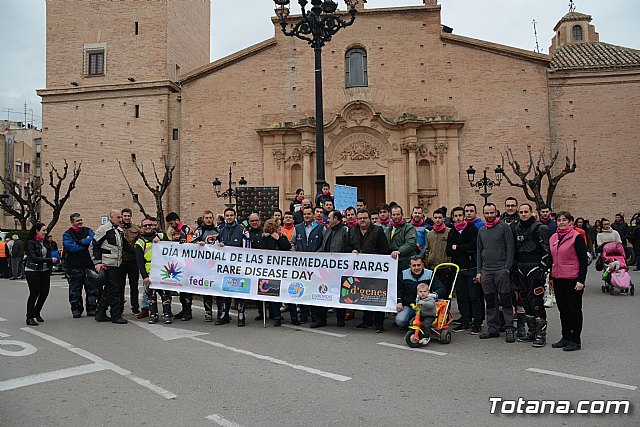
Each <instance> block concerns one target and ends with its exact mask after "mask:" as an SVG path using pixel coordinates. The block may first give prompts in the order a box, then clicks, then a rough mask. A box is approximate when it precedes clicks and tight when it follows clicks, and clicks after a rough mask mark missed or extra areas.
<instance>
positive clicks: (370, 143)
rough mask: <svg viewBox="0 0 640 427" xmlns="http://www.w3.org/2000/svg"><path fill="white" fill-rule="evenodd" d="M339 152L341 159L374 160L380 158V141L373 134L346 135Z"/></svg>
mask: <svg viewBox="0 0 640 427" xmlns="http://www.w3.org/2000/svg"><path fill="white" fill-rule="evenodd" d="M340 147H341V150H340V151H339V152H338V159H340V160H372V159H379V158H380V149H381V147H380V143H379V142H378V141H377V140H376V139H375V138H374V137H372V136H371V135H367V134H354V135H350V136H348V137H346V138H345V139H344V141H343V142H342V144H340Z"/></svg>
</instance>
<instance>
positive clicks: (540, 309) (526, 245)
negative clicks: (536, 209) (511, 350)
mask: <svg viewBox="0 0 640 427" xmlns="http://www.w3.org/2000/svg"><path fill="white" fill-rule="evenodd" d="M519 213H520V221H519V222H518V223H517V224H512V225H511V228H512V231H513V236H514V240H515V254H514V268H513V269H512V271H513V279H514V281H515V282H516V284H517V288H518V289H519V290H520V298H521V299H522V305H523V306H524V310H525V314H526V321H527V326H528V329H529V331H528V333H527V334H526V335H525V336H522V335H523V334H519V336H518V341H521V342H525V341H529V342H531V341H533V347H544V346H545V344H546V341H547V312H546V310H545V308H544V287H545V279H546V275H547V272H548V271H549V269H550V268H551V255H550V254H549V238H550V237H551V233H550V232H549V228H547V226H546V225H544V224H542V223H541V222H539V221H536V219H535V218H534V217H533V208H532V206H531V205H530V204H529V203H523V204H521V205H520V209H519ZM518 326H519V328H518V329H521V330H522V329H524V324H523V322H522V319H521V317H520V316H518Z"/></svg>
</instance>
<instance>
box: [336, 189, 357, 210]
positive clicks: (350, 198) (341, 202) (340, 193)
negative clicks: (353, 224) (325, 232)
mask: <svg viewBox="0 0 640 427" xmlns="http://www.w3.org/2000/svg"><path fill="white" fill-rule="evenodd" d="M357 202H358V187H350V186H348V185H340V184H336V185H334V186H333V206H334V207H335V208H336V209H337V210H339V211H340V212H344V210H345V209H347V208H348V207H350V206H352V207H354V208H355V207H356V203H357Z"/></svg>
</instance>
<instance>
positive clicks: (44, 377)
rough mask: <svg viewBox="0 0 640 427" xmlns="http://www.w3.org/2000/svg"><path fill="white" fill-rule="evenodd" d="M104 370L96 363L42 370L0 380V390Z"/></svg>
mask: <svg viewBox="0 0 640 427" xmlns="http://www.w3.org/2000/svg"><path fill="white" fill-rule="evenodd" d="M104 370H106V369H105V368H104V367H103V366H100V365H98V364H97V363H91V364H89V365H82V366H74V367H73V368H67V369H60V370H58V371H51V372H43V373H41V374H34V375H28V376H26V377H20V378H13V379H11V380H5V381H0V391H7V390H13V389H16V388H20V387H27V386H30V385H34V384H41V383H46V382H49V381H54V380H61V379H63V378H71V377H75V376H78V375H84V374H90V373H93V372H100V371H104Z"/></svg>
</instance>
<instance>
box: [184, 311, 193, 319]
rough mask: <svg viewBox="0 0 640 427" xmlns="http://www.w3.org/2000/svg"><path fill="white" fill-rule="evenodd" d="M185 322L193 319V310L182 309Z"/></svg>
mask: <svg viewBox="0 0 640 427" xmlns="http://www.w3.org/2000/svg"><path fill="white" fill-rule="evenodd" d="M181 319H182V321H183V322H188V321H189V320H191V319H193V314H192V313H191V310H188V311H187V310H183V311H182V317H181Z"/></svg>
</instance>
